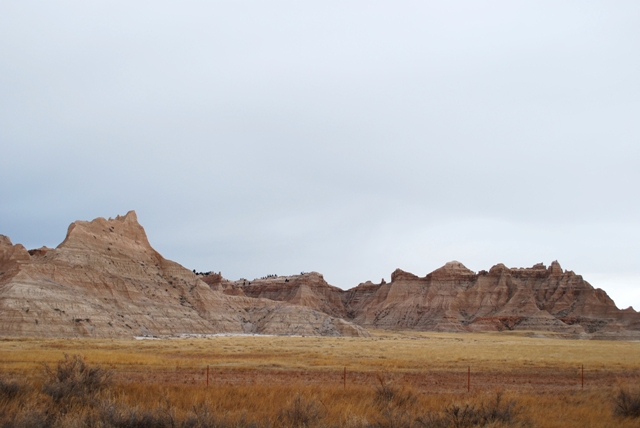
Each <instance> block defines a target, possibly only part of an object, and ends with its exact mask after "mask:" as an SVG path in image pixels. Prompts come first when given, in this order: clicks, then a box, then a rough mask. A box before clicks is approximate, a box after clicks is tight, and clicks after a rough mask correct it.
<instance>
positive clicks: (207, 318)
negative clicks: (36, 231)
mask: <svg viewBox="0 0 640 428" xmlns="http://www.w3.org/2000/svg"><path fill="white" fill-rule="evenodd" d="M290 306H291V305H289V304H285V303H280V304H276V305H274V303H273V302H272V301H271V300H267V299H249V298H247V297H243V296H242V295H237V296H233V295H229V294H225V293H224V292H223V291H222V290H216V289H215V288H212V287H210V286H209V285H208V284H206V283H205V282H203V281H202V280H201V279H200V278H199V277H198V276H197V275H195V274H194V273H193V272H191V271H189V270H187V269H185V268H184V267H182V266H180V265H179V264H177V263H175V262H172V261H170V260H166V259H165V258H163V257H162V256H161V255H160V254H159V253H158V252H157V251H155V250H154V249H153V248H152V247H151V245H150V244H149V242H148V240H147V236H146V233H145V231H144V229H143V228H142V226H141V225H140V224H139V223H138V220H137V216H136V214H135V212H133V211H131V212H129V213H127V215H125V216H118V217H116V218H115V219H109V220H106V219H104V218H98V219H95V220H93V221H91V222H85V221H77V222H75V223H73V224H72V225H71V226H69V230H68V232H67V236H66V238H65V240H64V241H63V242H62V243H61V244H60V245H59V246H58V247H57V248H56V249H48V248H41V249H38V250H32V251H31V252H28V251H27V250H26V249H25V248H24V247H23V246H21V245H13V244H12V243H11V241H10V240H9V238H7V237H5V236H0V331H1V332H2V334H3V335H7V336H50V337H76V336H92V337H132V336H144V335H176V334H184V333H187V334H188V333H193V334H214V333H266V332H269V333H273V334H297V332H298V331H304V332H306V334H329V335H367V334H368V333H367V332H366V331H364V330H363V329H362V328H361V327H358V326H355V325H353V324H351V323H348V322H347V323H344V322H343V320H341V319H333V318H332V317H331V316H329V315H327V314H325V313H323V312H318V311H314V310H312V309H310V308H307V307H296V308H297V315H296V316H297V319H298V320H299V323H300V324H304V325H306V326H307V327H305V328H304V329H300V328H293V327H291V326H290V324H287V323H286V322H282V320H281V319H278V320H277V322H276V321H274V322H271V323H270V322H268V321H265V320H264V318H265V316H272V318H274V320H275V319H277V317H278V314H283V313H287V311H289V310H290V309H289V308H290ZM280 318H282V316H281V317H280Z"/></svg>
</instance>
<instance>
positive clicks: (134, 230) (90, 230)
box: [58, 211, 150, 248]
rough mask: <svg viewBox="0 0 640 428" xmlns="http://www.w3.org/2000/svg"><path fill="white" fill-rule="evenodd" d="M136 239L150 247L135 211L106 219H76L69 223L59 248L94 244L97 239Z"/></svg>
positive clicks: (109, 240) (136, 241) (135, 240)
mask: <svg viewBox="0 0 640 428" xmlns="http://www.w3.org/2000/svg"><path fill="white" fill-rule="evenodd" d="M122 240H125V241H134V242H135V243H136V244H139V245H143V246H147V247H150V245H149V241H148V240H147V234H146V233H145V231H144V228H143V227H142V226H141V225H140V223H138V216H137V215H136V213H135V211H129V212H128V213H127V214H126V215H124V216H117V217H116V218H115V219H112V218H109V219H108V220H106V219H105V218H103V217H98V218H96V219H94V220H92V221H90V222H89V221H80V220H79V221H75V222H73V223H71V225H69V229H68V230H67V236H66V237H65V239H64V241H63V242H62V243H61V244H60V245H58V248H65V247H72V246H78V245H80V246H82V247H86V246H92V245H93V244H95V243H96V242H95V241H108V242H110V243H113V242H115V241H122Z"/></svg>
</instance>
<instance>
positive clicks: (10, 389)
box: [0, 379, 28, 401]
mask: <svg viewBox="0 0 640 428" xmlns="http://www.w3.org/2000/svg"><path fill="white" fill-rule="evenodd" d="M27 389H28V388H27V386H26V385H23V384H21V383H19V382H17V381H15V380H9V379H0V401H8V400H13V399H15V398H18V396H20V395H22V394H24V393H25V392H26V390H27Z"/></svg>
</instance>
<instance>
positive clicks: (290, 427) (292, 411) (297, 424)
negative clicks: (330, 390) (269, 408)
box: [279, 394, 326, 428]
mask: <svg viewBox="0 0 640 428" xmlns="http://www.w3.org/2000/svg"><path fill="white" fill-rule="evenodd" d="M325 415H326V412H325V410H324V409H323V407H322V406H321V405H320V404H319V403H318V401H317V400H316V399H311V400H309V399H307V398H305V397H304V396H302V395H299V394H298V395H296V397H295V398H294V399H293V400H291V402H290V403H289V405H288V406H287V407H285V408H284V409H282V411H281V412H280V415H279V416H280V418H279V419H280V421H281V423H282V426H283V427H287V428H310V427H314V426H317V425H318V423H319V422H320V420H322V419H323V418H324V417H325Z"/></svg>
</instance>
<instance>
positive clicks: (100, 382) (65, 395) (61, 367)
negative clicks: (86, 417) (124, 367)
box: [42, 354, 111, 404]
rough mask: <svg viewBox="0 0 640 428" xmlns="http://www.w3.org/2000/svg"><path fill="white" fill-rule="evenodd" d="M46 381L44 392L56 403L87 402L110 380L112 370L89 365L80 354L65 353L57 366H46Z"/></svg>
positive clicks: (43, 387)
mask: <svg viewBox="0 0 640 428" xmlns="http://www.w3.org/2000/svg"><path fill="white" fill-rule="evenodd" d="M44 369H45V377H46V378H45V381H44V384H43V386H42V392H44V393H45V394H47V395H49V396H50V397H51V398H52V399H53V400H54V401H55V402H56V403H61V402H63V401H65V402H67V404H68V402H73V401H80V402H86V401H88V400H91V399H93V398H94V397H95V396H96V394H97V393H98V392H100V391H101V390H102V389H104V388H105V387H106V386H107V385H108V384H109V381H110V378H111V372H109V371H108V370H104V369H102V368H100V366H89V365H88V364H87V363H86V361H85V359H84V358H83V357H82V356H80V355H77V354H76V355H72V356H69V355H67V354H64V359H63V360H60V361H59V362H58V364H57V365H56V367H55V368H53V369H52V368H51V367H49V366H48V365H45V366H44Z"/></svg>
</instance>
